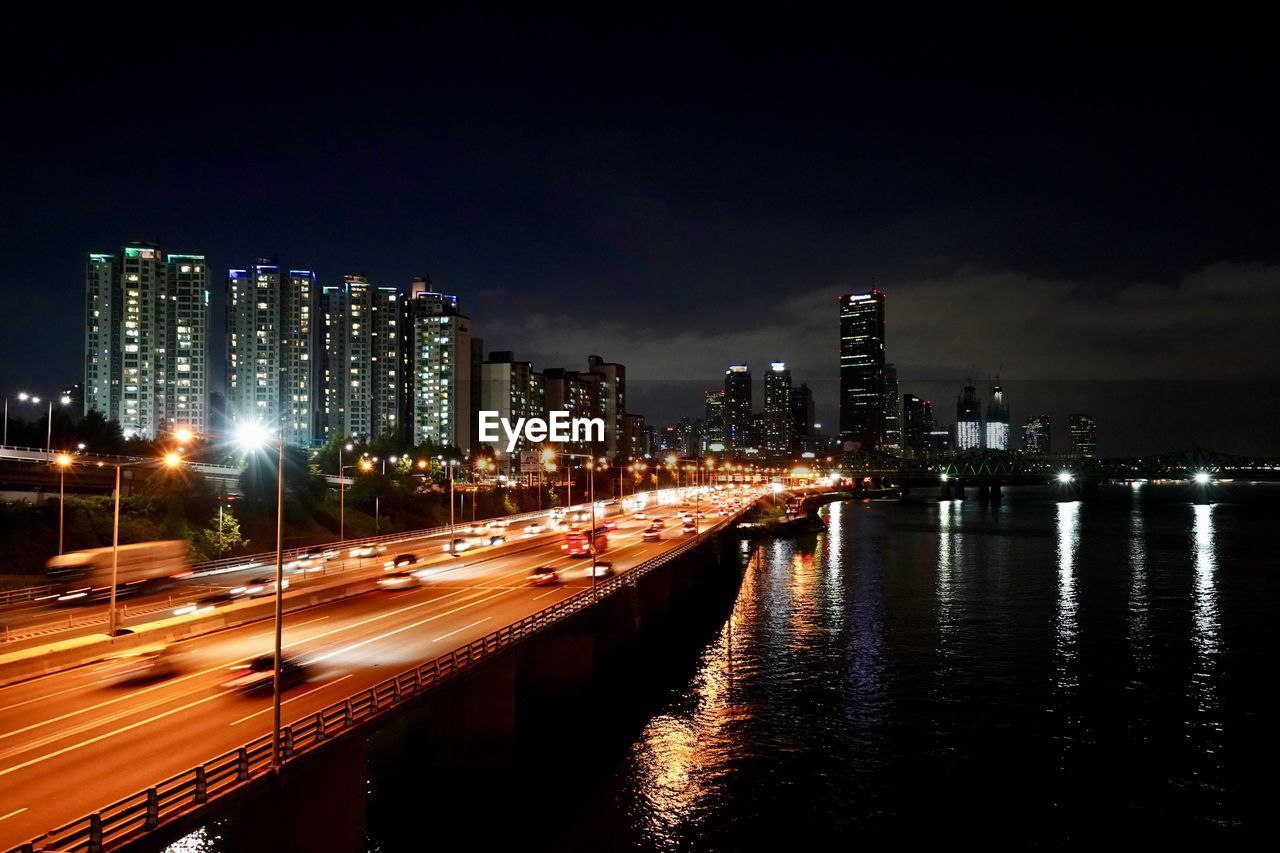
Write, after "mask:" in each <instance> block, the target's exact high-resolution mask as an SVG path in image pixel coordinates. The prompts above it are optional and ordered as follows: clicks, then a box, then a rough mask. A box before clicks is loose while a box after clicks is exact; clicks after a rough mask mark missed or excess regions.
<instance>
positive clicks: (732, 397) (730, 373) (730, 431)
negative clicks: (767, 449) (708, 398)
mask: <svg viewBox="0 0 1280 853" xmlns="http://www.w3.org/2000/svg"><path fill="white" fill-rule="evenodd" d="M751 396H752V395H751V368H750V367H749V366H747V365H745V364H734V365H730V366H729V369H728V370H726V371H725V372H724V433H725V440H726V442H727V443H728V445H729V449H730V450H731V451H732V452H734V453H741V452H743V451H745V450H746V449H747V448H748V447H752V446H754V445H753V442H752V429H751Z"/></svg>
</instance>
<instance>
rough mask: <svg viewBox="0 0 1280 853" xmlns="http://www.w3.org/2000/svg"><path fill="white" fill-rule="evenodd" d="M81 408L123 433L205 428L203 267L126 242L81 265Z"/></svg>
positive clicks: (201, 262) (200, 261)
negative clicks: (112, 422)
mask: <svg viewBox="0 0 1280 853" xmlns="http://www.w3.org/2000/svg"><path fill="white" fill-rule="evenodd" d="M85 312H86V316H85V321H86V322H85V403H84V405H85V410H86V411H98V412H101V413H102V414H103V415H105V416H106V417H107V418H109V419H112V420H116V421H119V423H120V427H121V429H122V430H123V431H124V433H125V435H127V436H129V435H139V436H143V437H145V438H155V437H157V436H159V435H162V434H164V433H165V432H167V431H168V430H170V429H173V428H174V427H178V426H183V427H188V428H190V429H193V430H195V431H197V432H205V431H207V429H208V417H209V385H208V382H209V337H208V333H209V267H208V264H207V262H206V261H205V257H204V256H203V255H179V254H171V255H168V256H167V257H166V256H165V255H164V253H163V251H162V250H161V249H160V247H159V246H156V245H153V244H150V243H130V244H128V245H127V246H124V247H123V248H122V249H121V250H120V251H119V252H118V253H114V254H102V253H92V254H90V255H89V256H88V259H87V263H86V267H85Z"/></svg>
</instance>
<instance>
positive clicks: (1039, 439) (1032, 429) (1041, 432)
mask: <svg viewBox="0 0 1280 853" xmlns="http://www.w3.org/2000/svg"><path fill="white" fill-rule="evenodd" d="M1050 426H1051V423H1050V418H1049V416H1048V415H1032V416H1031V417H1029V418H1027V419H1026V421H1024V422H1023V424H1022V452H1023V453H1027V454H1030V455H1032V456H1044V455H1046V454H1048V453H1049V452H1050V447H1052V443H1051V440H1052V433H1051V431H1050Z"/></svg>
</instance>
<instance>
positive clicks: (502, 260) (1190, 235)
mask: <svg viewBox="0 0 1280 853" xmlns="http://www.w3.org/2000/svg"><path fill="white" fill-rule="evenodd" d="M34 5H36V4H24V6H23V7H19V8H15V9H6V16H5V18H4V21H3V23H2V24H0V27H3V34H4V50H3V52H0V67H2V68H3V87H2V91H0V99H2V103H3V115H4V119H5V121H4V125H5V131H4V133H3V134H2V135H0V140H2V141H0V145H2V146H3V152H4V155H3V162H4V166H5V168H4V171H3V182H4V193H3V198H4V205H3V213H2V214H0V215H2V216H3V230H2V232H0V233H2V235H3V236H2V238H0V261H2V263H3V270H4V276H3V280H4V287H5V290H6V292H7V294H8V295H9V296H10V297H11V298H10V299H9V300H8V302H7V303H6V304H7V305H8V306H10V309H9V310H6V311H4V312H2V313H0V341H3V343H2V344H0V346H2V347H3V355H4V358H3V359H2V360H0V389H3V390H4V391H6V392H8V393H13V392H16V391H17V390H19V389H22V388H27V389H36V390H39V391H42V392H45V393H47V391H48V390H51V389H53V388H54V386H59V385H62V384H64V383H67V382H71V381H79V380H80V379H82V376H83V368H82V363H81V362H82V358H83V342H82V337H83V327H82V319H81V315H82V311H83V287H84V283H83V255H84V253H85V252H87V251H112V250H113V249H115V248H117V247H119V246H120V245H121V244H122V243H123V242H125V241H127V240H130V239H158V240H159V241H160V242H161V243H162V244H163V245H164V247H165V248H166V249H167V250H170V251H176V252H203V253H205V254H207V255H208V256H209V258H210V263H211V264H212V265H213V267H214V268H215V270H217V276H218V277H217V279H216V280H215V282H214V287H213V300H214V318H215V329H217V330H221V328H222V315H221V307H222V296H223V278H222V277H223V275H225V270H226V268H227V267H230V266H243V265H245V264H248V263H251V262H252V260H253V259H254V258H255V257H257V256H260V255H277V256H279V258H280V260H281V262H282V263H284V264H287V265H290V266H296V267H304V268H311V269H314V270H316V271H317V272H318V273H319V275H320V277H321V280H322V282H326V283H329V282H336V281H339V280H340V279H341V276H342V275H343V274H344V273H349V272H362V273H365V274H367V275H368V276H369V277H370V278H371V279H372V280H374V281H376V282H378V283H384V284H394V285H400V286H404V287H407V285H408V283H409V281H410V280H411V278H412V277H413V276H415V275H420V274H429V275H430V276H431V278H432V279H433V280H434V281H435V283H436V284H437V286H438V287H439V288H440V289H442V290H444V291H445V292H450V293H456V294H457V295H458V296H459V298H460V301H461V303H462V306H463V309H464V311H465V312H466V313H468V314H469V315H470V316H471V317H472V318H473V321H474V324H475V327H476V329H477V332H478V334H479V335H481V336H482V337H483V338H484V340H485V346H486V349H487V350H514V351H515V352H516V354H517V355H518V356H520V357H522V358H528V359H531V360H532V361H534V363H535V366H537V367H547V366H564V367H571V368H575V367H576V368H579V369H582V368H585V362H586V356H587V354H588V353H592V352H595V353H600V354H601V355H604V356H605V357H606V358H608V359H611V360H617V361H621V362H623V363H624V364H626V365H627V367H628V373H629V378H630V381H631V389H632V405H631V408H632V409H633V410H634V411H639V412H641V413H642V414H645V415H646V416H648V417H649V419H650V420H651V421H652V422H657V423H659V424H661V423H662V422H665V421H669V420H671V419H673V418H675V417H678V416H679V415H681V414H689V415H700V414H701V391H702V390H703V389H704V388H708V387H716V386H717V385H718V384H719V383H720V381H721V376H722V374H723V371H724V367H725V366H726V365H727V364H729V363H731V362H740V361H747V362H749V363H751V364H752V366H753V367H754V368H755V372H756V375H757V377H759V376H760V375H762V373H763V371H764V369H765V368H766V365H767V362H768V361H770V360H772V359H784V360H786V361H788V362H789V364H790V366H791V367H792V370H793V376H794V379H795V381H796V382H799V381H809V382H810V384H811V385H813V386H814V387H815V389H816V390H817V395H818V403H819V414H820V418H821V419H822V420H824V421H826V422H828V423H829V425H830V426H832V427H834V424H835V400H836V393H835V388H836V386H835V378H836V375H837V356H836V350H837V345H838V323H837V309H836V297H837V296H838V295H839V294H840V293H842V292H848V291H853V290H859V289H865V288H867V287H869V286H871V285H872V284H873V283H874V284H875V286H877V287H879V288H880V289H881V290H884V291H885V292H886V293H887V294H888V308H887V311H888V333H887V336H888V352H889V358H890V359H891V360H892V361H894V362H895V363H896V364H897V365H898V368H899V373H900V384H901V390H902V391H904V392H906V391H914V392H917V393H921V394H922V395H923V396H928V397H931V398H933V399H934V400H935V403H936V404H937V406H938V408H937V412H938V414H939V420H940V421H941V422H943V423H950V422H951V421H952V420H954V403H955V396H956V394H957V393H958V392H959V386H960V385H961V384H963V381H964V379H965V378H966V377H967V376H972V377H973V378H974V379H975V380H976V381H977V382H978V383H979V384H980V390H981V392H982V394H983V396H984V398H985V391H986V389H985V387H982V386H984V385H985V383H986V382H987V380H988V377H989V376H991V375H993V374H995V373H997V372H1000V374H1001V376H1002V378H1003V380H1004V384H1005V386H1006V388H1007V389H1008V391H1009V398H1010V404H1011V408H1012V413H1013V419H1014V423H1015V427H1016V425H1017V424H1018V423H1020V422H1021V420H1022V419H1023V418H1024V417H1026V416H1027V415H1028V414H1031V413H1032V411H1036V412H1039V411H1047V412H1049V413H1051V414H1052V415H1053V416H1054V419H1055V433H1056V436H1055V439H1056V441H1055V443H1056V444H1059V445H1062V444H1063V443H1064V442H1065V433H1066V430H1065V420H1066V415H1067V413H1068V412H1072V411H1088V412H1091V413H1092V414H1093V415H1094V416H1095V418H1096V419H1097V421H1098V424H1099V426H1098V429H1099V445H1100V451H1101V452H1102V453H1103V454H1104V455H1105V454H1120V453H1135V452H1149V451H1158V450H1166V449H1173V448H1178V447H1183V446H1186V445H1190V444H1193V443H1199V444H1205V445H1208V446H1210V447H1214V448H1217V449H1220V450H1224V451H1242V452H1246V451H1247V452H1270V453H1276V454H1280V439H1277V437H1276V435H1277V431H1276V429H1275V424H1276V423H1277V421H1280V403H1278V402H1277V399H1278V397H1280V395H1278V394H1277V392H1278V391H1280V381H1278V380H1280V343H1278V342H1280V242H1278V241H1277V237H1278V236H1280V202H1278V199H1280V172H1278V170H1277V152H1280V133H1278V132H1277V124H1276V108H1275V104H1276V92H1277V91H1278V89H1277V86H1276V83H1277V79H1276V77H1277V74H1276V70H1275V69H1276V63H1275V59H1274V51H1273V44H1271V43H1270V41H1269V40H1270V36H1269V33H1270V30H1269V29H1268V28H1267V27H1265V26H1264V25H1263V24H1262V23H1261V22H1260V21H1252V20H1249V19H1248V18H1247V17H1245V16H1244V15H1242V14H1238V15H1235V16H1229V15H1228V14H1226V13H1223V14H1222V15H1221V16H1220V17H1219V18H1218V19H1216V20H1215V19H1206V18H1205V17H1203V16H1201V17H1196V18H1194V19H1191V18H1188V19H1181V18H1175V17H1170V16H1171V14H1172V12H1171V10H1172V8H1173V7H1169V6H1166V7H1152V10H1151V12H1150V13H1149V14H1148V15H1146V16H1144V17H1142V18H1133V19H1121V18H1117V17H1116V13H1115V8H1114V6H1112V7H1102V6H1100V7H1097V8H1095V9H1091V8H1089V7H1086V6H1083V5H1072V6H1070V7H1055V8H1058V9H1061V10H1063V11H1058V12H1057V14H1054V15H1052V16H1043V17H1034V16H1033V15H1034V13H1032V12H1029V11H1018V12H1009V11H1007V10H1006V11H1001V12H996V11H988V12H975V11H974V10H973V9H970V8H961V6H962V5H964V4H954V7H953V8H950V9H948V8H947V7H940V8H935V7H930V6H923V7H916V11H913V12H911V13H903V14H900V15H899V14H896V13H893V14H890V13H884V12H876V13H867V12H861V11H855V10H852V9H849V8H845V7H843V6H834V5H833V6H825V5H820V6H800V5H798V4H789V5H788V6H786V7H781V6H779V7H775V8H774V9H773V10H772V11H766V10H765V7H762V6H755V7H751V8H752V9H755V10H756V11H744V10H743V8H741V7H740V6H739V5H737V4H734V5H729V4H726V5H699V6H696V8H697V9H699V10H700V11H698V12H697V13H696V14H691V13H690V11H689V9H690V8H694V6H693V4H686V5H685V6H659V5H643V6H634V7H631V8H632V12H633V13H634V15H635V17H632V18H630V19H627V18H622V17H618V15H619V11H618V10H617V9H615V10H613V11H612V12H610V13H609V14H605V11H604V10H605V9H606V7H604V6H595V7H583V11H581V13H580V14H577V15H573V16H567V15H566V16H565V17H559V18H555V17H549V16H547V14H548V12H549V10H550V9H551V8H552V7H550V6H547V7H543V6H541V5H539V6H537V7H536V8H535V9H534V10H533V11H532V12H530V11H528V10H526V11H524V12H519V13H514V12H512V13H509V12H506V11H503V10H501V9H498V8H496V7H495V8H494V10H493V11H492V12H491V13H489V14H487V15H486V16H483V17H479V16H478V17H471V18H466V19H461V18H452V17H445V16H434V15H431V14H424V13H406V12H404V11H402V10H394V11H393V10H392V9H390V8H388V9H385V10H378V9H376V8H374V7H372V6H370V7H367V8H366V7H363V6H350V5H348V6H343V7H341V12H342V14H334V15H333V16H330V17H324V16H321V15H318V14H317V13H316V12H315V11H314V9H310V10H308V9H306V7H301V8H299V9H298V10H297V11H296V12H295V14H293V15H284V14H272V15H264V13H263V12H262V11H261V9H262V8H263V7H265V6H266V5H267V4H258V5H256V6H245V7H238V6H233V5H223V4H217V5H215V4H197V5H198V6H199V11H195V12H193V11H187V12H184V13H183V16H182V17H174V16H173V13H172V12H168V11H165V10H164V7H157V8H156V9H154V10H152V11H144V10H141V9H134V10H132V11H127V12H121V11H117V12H108V11H105V10H97V11H92V12H86V11H83V10H80V9H74V10H73V9H70V8H68V7H64V6H61V5H59V4H49V5H48V6H46V7H43V8H40V9H33V8H29V7H30V6H34ZM1215 8H1216V7H1215ZM783 10H785V12H784V11H783ZM406 15H408V16H406ZM222 349H223V347H222V339H221V335H220V334H218V335H216V336H215V340H214V349H213V354H214V364H215V366H217V367H218V368H219V369H220V363H221V353H222ZM219 385H220V383H218V384H215V388H217V387H219ZM760 405H761V401H760V400H759V394H757V407H759V406H760Z"/></svg>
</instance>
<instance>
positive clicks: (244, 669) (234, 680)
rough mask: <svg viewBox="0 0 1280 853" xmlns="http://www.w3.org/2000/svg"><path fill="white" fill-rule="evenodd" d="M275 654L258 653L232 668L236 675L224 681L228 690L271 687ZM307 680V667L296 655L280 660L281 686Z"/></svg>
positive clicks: (224, 685) (260, 691) (246, 690)
mask: <svg viewBox="0 0 1280 853" xmlns="http://www.w3.org/2000/svg"><path fill="white" fill-rule="evenodd" d="M275 665H276V658H275V655H272V654H265V655H258V656H257V657H256V658H253V659H252V660H250V661H248V662H247V663H242V664H236V665H235V666H233V667H231V668H230V671H231V672H232V673H234V675H233V676H232V677H231V678H229V679H228V680H226V681H224V682H222V686H223V687H224V688H226V689H227V690H238V691H240V692H241V693H250V694H252V693H262V692H264V691H268V690H270V689H271V683H272V681H273V680H274V678H275ZM306 680H307V668H306V666H305V665H304V664H303V663H302V661H300V660H298V659H297V658H295V657H291V656H285V657H284V658H283V659H282V660H281V661H280V687H281V688H282V689H287V688H289V687H293V686H295V685H297V684H301V683H302V682H304V681H306Z"/></svg>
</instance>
